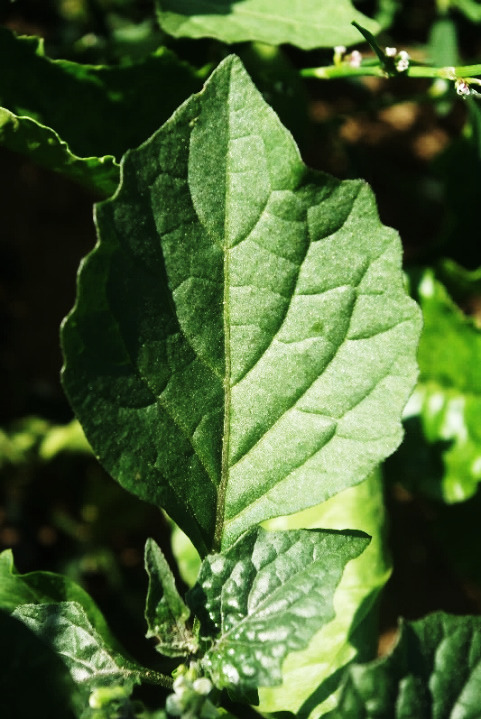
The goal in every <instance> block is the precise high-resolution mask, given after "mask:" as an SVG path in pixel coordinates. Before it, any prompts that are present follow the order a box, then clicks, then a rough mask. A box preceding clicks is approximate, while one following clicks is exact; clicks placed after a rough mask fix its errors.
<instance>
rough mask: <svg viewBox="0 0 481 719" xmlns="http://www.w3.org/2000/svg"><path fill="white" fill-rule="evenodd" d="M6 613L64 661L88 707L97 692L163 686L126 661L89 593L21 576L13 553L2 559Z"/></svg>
mask: <svg viewBox="0 0 481 719" xmlns="http://www.w3.org/2000/svg"><path fill="white" fill-rule="evenodd" d="M0 609H2V610H4V611H6V612H8V613H10V614H11V616H12V617H14V618H16V619H18V620H20V621H21V622H23V624H25V626H27V627H28V628H29V629H30V630H31V631H32V632H33V633H34V634H35V635H36V637H37V638H38V639H40V640H41V641H42V642H44V643H45V644H46V646H47V647H49V648H50V649H51V650H53V651H54V652H55V653H56V654H57V655H59V656H60V657H61V659H62V661H63V663H64V665H65V666H66V667H67V669H68V671H69V673H70V675H71V678H72V680H73V681H74V683H75V684H76V685H77V686H78V687H79V688H80V690H81V691H82V693H83V698H84V701H85V700H86V699H87V698H88V695H89V693H90V692H91V691H92V689H93V687H95V686H103V685H112V684H115V683H116V682H117V683H118V684H119V686H124V687H126V688H127V690H128V691H129V692H130V691H131V689H132V687H133V686H134V684H136V683H139V682H140V681H141V680H145V681H149V682H153V683H159V682H160V683H161V682H162V681H163V678H162V677H161V676H160V675H159V674H157V673H156V672H151V671H150V670H148V669H145V668H144V667H142V666H140V665H138V664H136V663H135V662H134V661H133V660H131V659H130V658H129V657H128V656H127V655H126V653H125V651H124V650H123V649H122V647H121V646H120V644H119V643H118V642H117V640H116V639H115V638H114V637H113V635H112V634H111V633H110V630H109V629H108V627H107V624H106V622H105V619H104V617H103V615H102V613H101V612H100V610H99V609H98V608H97V606H96V605H95V603H94V601H93V599H92V598H91V597H90V596H89V595H88V594H87V592H85V591H84V590H83V589H82V588H81V587H79V586H77V585H76V584H75V582H73V581H72V580H70V579H68V578H67V577H64V576H62V575H59V574H53V573H51V572H31V573H29V574H18V572H17V571H16V570H15V567H14V565H13V558H12V553H11V551H10V550H6V551H4V552H2V553H1V554H0ZM34 666H35V665H34V664H30V665H26V666H25V671H26V672H28V671H29V670H31V671H33V670H34Z"/></svg>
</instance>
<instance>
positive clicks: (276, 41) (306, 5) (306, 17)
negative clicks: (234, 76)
mask: <svg viewBox="0 0 481 719" xmlns="http://www.w3.org/2000/svg"><path fill="white" fill-rule="evenodd" d="M157 17H158V19H159V23H160V26H161V27H162V29H163V30H165V32H167V33H169V34H170V35H173V36H174V37H190V38H200V37H215V38H217V39H218V40H221V41H222V42H226V43H235V42H246V41H258V42H264V43H267V44H270V45H281V44H282V43H289V44H291V45H296V46H297V47H301V48H303V49H304V50H312V49H314V48H317V47H333V46H335V45H341V44H342V45H350V44H352V43H356V42H359V40H360V36H359V33H358V32H357V30H355V28H353V27H352V25H351V23H352V21H353V20H357V21H358V22H359V23H361V24H362V25H363V26H364V27H367V28H368V29H369V30H371V32H373V33H375V32H378V31H379V25H378V24H377V23H376V22H374V21H373V20H371V19H370V18H368V17H366V15H363V14H362V13H360V12H359V11H358V10H356V9H355V8H354V6H353V4H352V2H351V1H350V0H323V2H318V1H317V0H300V1H299V0H298V2H296V3H295V4H293V3H292V2H291V0H275V1H274V0H244V1H243V2H232V0H157Z"/></svg>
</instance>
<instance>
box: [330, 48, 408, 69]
mask: <svg viewBox="0 0 481 719" xmlns="http://www.w3.org/2000/svg"><path fill="white" fill-rule="evenodd" d="M385 54H386V57H389V58H392V59H393V60H394V67H395V68H396V70H397V72H406V70H407V69H408V67H409V62H410V59H411V58H410V57H409V53H408V52H406V50H399V52H398V50H397V49H396V48H395V47H387V48H386V49H385ZM343 62H347V64H348V65H350V66H351V67H361V63H362V55H361V53H360V52H359V50H353V51H352V52H351V53H350V54H349V55H346V48H345V47H344V45H336V47H335V48H334V65H340V64H341V63H343Z"/></svg>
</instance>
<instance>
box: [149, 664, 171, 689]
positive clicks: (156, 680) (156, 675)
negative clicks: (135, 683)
mask: <svg viewBox="0 0 481 719" xmlns="http://www.w3.org/2000/svg"><path fill="white" fill-rule="evenodd" d="M141 679H142V681H144V682H145V683H146V684H153V685H156V686H160V687H164V689H172V686H173V684H174V680H173V679H172V677H169V676H166V675H165V674H161V673H160V672H157V671H155V669H144V670H143V671H142V672H141Z"/></svg>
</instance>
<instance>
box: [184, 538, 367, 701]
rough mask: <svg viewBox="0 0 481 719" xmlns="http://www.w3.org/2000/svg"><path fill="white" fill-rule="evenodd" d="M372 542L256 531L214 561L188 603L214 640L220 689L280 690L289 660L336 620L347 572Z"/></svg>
mask: <svg viewBox="0 0 481 719" xmlns="http://www.w3.org/2000/svg"><path fill="white" fill-rule="evenodd" d="M368 541H369V539H368V537H367V536H366V535H364V534H363V533H362V532H335V531H334V530H331V531H329V530H307V529H304V530H303V529H299V530H290V531H286V532H267V531H265V530H264V529H262V528H261V527H256V528H254V529H251V530H250V531H249V532H247V533H246V534H244V535H242V537H240V538H239V539H238V540H237V542H236V543H235V544H233V545H232V546H231V547H230V548H229V549H228V550H227V551H225V552H223V553H221V554H215V555H210V556H208V557H207V558H206V559H205V560H204V562H203V564H202V567H201V570H200V574H199V580H198V583H197V584H196V585H195V587H194V588H193V589H192V590H191V591H190V592H189V594H188V595H187V599H188V602H189V604H190V606H191V607H192V609H193V611H195V612H196V614H197V615H198V616H199V618H200V620H201V624H202V629H201V633H203V634H204V635H205V636H210V637H212V638H213V640H214V641H213V645H212V647H211V648H210V649H209V650H208V651H207V652H206V654H205V656H204V658H203V660H202V661H203V665H204V667H205V668H206V670H207V671H208V672H209V673H210V675H211V676H212V679H213V681H214V684H215V685H216V686H217V687H219V688H224V687H226V688H228V689H230V690H234V691H235V690H241V691H242V692H248V691H252V690H255V689H257V688H258V687H260V686H271V685H273V684H279V683H280V682H281V679H282V672H281V669H282V662H283V660H284V659H285V657H286V655H287V654H288V653H289V652H291V651H295V650H299V649H303V648H304V647H306V646H307V644H308V643H309V641H310V639H311V638H312V636H313V634H315V633H316V631H318V630H319V629H320V627H321V626H322V625H323V624H325V623H326V622H327V621H329V620H330V619H332V618H333V616H334V609H333V604H332V597H333V594H334V590H335V588H336V587H337V585H338V584H339V581H340V579H341V575H342V572H343V569H344V566H345V564H346V563H347V562H348V561H349V560H350V559H353V558H355V557H357V556H358V555H359V554H360V553H361V552H362V551H363V550H364V549H365V548H366V546H367V544H368Z"/></svg>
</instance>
